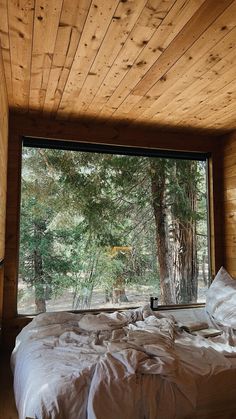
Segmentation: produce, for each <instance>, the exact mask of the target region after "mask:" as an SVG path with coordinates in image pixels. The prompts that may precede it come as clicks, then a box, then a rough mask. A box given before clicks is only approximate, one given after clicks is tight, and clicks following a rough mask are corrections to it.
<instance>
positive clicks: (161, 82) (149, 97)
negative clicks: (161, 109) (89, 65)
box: [130, 5, 235, 119]
mask: <svg viewBox="0 0 236 419" xmlns="http://www.w3.org/2000/svg"><path fill="white" fill-rule="evenodd" d="M228 9H229V8H227V9H226V10H228ZM234 9H235V5H234ZM234 11H235V10H234ZM223 14H225V12H224V13H223ZM227 14H228V15H229V16H231V10H230V11H229V12H227ZM221 20H223V18H222V14H221V15H220V16H218V18H217V19H215V20H214V22H213V23H211V24H210V25H209V26H208V28H207V29H206V30H205V31H204V32H203V33H202V34H201V35H200V37H199V38H196V40H195V42H194V43H193V44H192V46H191V47H190V48H189V49H188V50H187V51H185V53H184V54H183V55H182V56H181V57H180V58H179V60H178V61H177V62H175V63H174V64H173V65H172V66H170V68H169V70H168V71H167V72H166V73H164V74H163V75H162V77H161V78H159V77H158V81H157V82H156V83H155V85H154V86H153V87H152V88H151V89H150V90H149V91H148V92H147V94H146V96H144V98H142V99H141V100H140V101H139V102H137V104H136V105H135V106H134V107H133V108H132V109H130V113H131V114H132V113H133V115H134V119H137V118H139V116H140V115H142V114H143V113H144V112H146V114H147V117H149V116H151V117H152V116H153V115H155V110H156V112H157V111H158V99H159V96H161V94H162V93H164V92H166V89H165V88H166V85H167V86H168V80H170V81H172V80H171V78H169V76H168V73H171V71H172V73H175V71H176V68H177V70H178V67H181V66H182V71H183V70H184V66H187V63H188V62H189V61H188V59H187V60H186V62H185V57H186V55H188V54H189V56H190V57H192V60H190V66H191V67H192V66H193V64H192V61H194V59H193V57H194V56H196V54H200V53H201V48H202V49H203V50H207V49H208V42H206V41H205V37H206V33H207V34H209V33H210V34H211V32H212V26H213V27H214V26H217V27H218V36H220V35H221V36H222V30H221V28H222V24H223V22H224V20H223V22H221ZM218 21H219V22H218ZM226 30H227V28H226ZM212 40H213V39H212ZM209 43H210V42H209ZM199 44H200V45H199ZM176 49H177V48H176ZM166 51H167V50H166ZM161 73H162V71H160V74H161ZM139 96H141V95H139ZM155 97H156V98H157V100H155ZM155 103H156V104H155ZM153 108H154V109H153ZM147 109H148V110H147ZM152 112H153V115H152ZM144 119H145V116H144Z"/></svg>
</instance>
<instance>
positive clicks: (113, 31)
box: [72, 0, 148, 117]
mask: <svg viewBox="0 0 236 419" xmlns="http://www.w3.org/2000/svg"><path fill="white" fill-rule="evenodd" d="M147 2H148V0H140V1H139V3H138V7H137V3H135V2H133V3H130V2H129V0H128V1H127V2H125V3H120V4H119V5H118V7H117V10H116V14H117V16H116V17H117V18H119V19H118V20H117V19H114V18H113V19H112V20H111V23H110V25H109V27H108V30H107V33H106V36H105V37H104V40H103V42H102V44H101V47H100V49H99V51H98V53H97V55H96V57H95V60H94V62H93V64H92V66H91V68H90V70H89V72H88V75H87V78H86V80H85V82H84V85H83V86H82V89H81V92H80V94H79V103H78V102H77V103H75V105H74V109H73V112H72V117H73V116H76V115H77V114H78V113H82V114H84V113H85V112H86V110H87V108H88V106H89V105H90V103H91V102H92V100H93V98H94V96H95V94H96V92H97V90H98V89H99V87H100V85H101V84H102V82H103V80H104V79H105V77H106V75H107V73H108V71H109V69H110V68H111V67H112V65H113V64H114V62H115V60H116V59H117V57H118V55H119V53H120V51H121V49H122V46H123V45H124V44H125V42H126V41H127V39H128V37H129V36H130V32H132V30H133V28H134V26H135V24H136V23H137V20H138V19H139V17H140V15H141V14H142V12H143V10H144V9H145V6H146V4H147ZM114 41H116V42H114Z"/></svg>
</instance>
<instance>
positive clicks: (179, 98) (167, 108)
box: [143, 50, 232, 118]
mask: <svg viewBox="0 0 236 419" xmlns="http://www.w3.org/2000/svg"><path fill="white" fill-rule="evenodd" d="M227 52H228V50H227ZM210 55H211V54H210ZM230 55H232V54H230V53H228V54H226V55H225V56H224V57H223V58H222V59H221V60H220V61H217V60H216V62H215V64H214V63H213V65H212V67H210V64H209V66H208V68H207V71H206V72H204V73H203V74H202V75H201V73H200V74H198V76H199V77H194V79H193V78H192V77H191V75H190V74H189V73H186V77H185V78H184V77H181V78H180V80H179V83H176V86H177V88H178V90H177V92H176V93H177V94H176V96H174V92H173V94H172V95H171V96H168V94H167V97H166V103H164V101H161V100H158V103H159V108H160V109H159V110H158V109H156V110H157V112H156V113H155V114H152V115H150V114H149V115H150V116H151V118H152V117H153V118H155V116H157V114H161V113H163V112H165V113H166V114H168V113H172V112H173V109H174V110H176V108H177V109H178V111H181V109H182V108H186V106H187V104H186V102H188V100H189V97H194V96H195V95H197V94H200V92H201V91H202V90H203V89H204V88H205V86H207V85H208V84H210V83H211V81H212V79H215V77H216V75H217V73H218V74H220V71H221V68H222V67H223V68H224V66H225V65H226V64H227V60H228V57H230ZM212 56H213V57H215V55H214V53H212ZM208 61H210V60H208ZM201 63H202V64H203V65H202V68H203V69H204V68H205V66H207V63H206V64H205V65H204V63H203V60H199V64H201ZM209 67H210V68H209ZM213 73H215V74H213ZM214 76H215V77H214ZM178 86H179V87H178ZM181 87H182V92H181ZM171 93H172V90H170V94H171ZM189 95H191V96H189ZM160 99H162V98H160ZM163 99H164V96H163ZM143 116H146V115H143Z"/></svg>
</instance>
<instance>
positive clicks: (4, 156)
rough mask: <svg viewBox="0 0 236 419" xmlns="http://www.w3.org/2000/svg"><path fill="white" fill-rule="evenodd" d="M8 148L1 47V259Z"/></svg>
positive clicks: (1, 257) (6, 103)
mask: <svg viewBox="0 0 236 419" xmlns="http://www.w3.org/2000/svg"><path fill="white" fill-rule="evenodd" d="M7 149H8V102H7V91H6V83H5V75H4V69H3V60H2V54H1V49H0V173H1V177H0V261H1V260H2V259H3V258H4V248H5V214H6V188H7V185H6V179H7Z"/></svg>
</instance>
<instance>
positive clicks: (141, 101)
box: [0, 0, 236, 131]
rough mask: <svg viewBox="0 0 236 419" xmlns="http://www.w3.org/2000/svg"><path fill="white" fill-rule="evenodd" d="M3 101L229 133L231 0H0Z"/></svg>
mask: <svg viewBox="0 0 236 419" xmlns="http://www.w3.org/2000/svg"><path fill="white" fill-rule="evenodd" d="M0 40H1V50H2V55H3V61H4V69H5V75H6V83H7V91H8V100H9V106H10V108H11V109H14V110H17V111H19V112H25V113H27V112H30V113H34V112H35V113H41V114H45V115H50V117H52V118H66V119H74V118H78V117H83V116H86V117H92V118H93V119H99V118H111V119H117V120H128V121H132V122H133V121H135V122H146V123H153V124H158V125H164V126H174V127H194V128H200V129H204V130H206V129H213V130H214V129H217V130H223V131H226V130H233V129H236V88H235V87H236V78H235V76H236V66H235V64H236V0H0Z"/></svg>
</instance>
